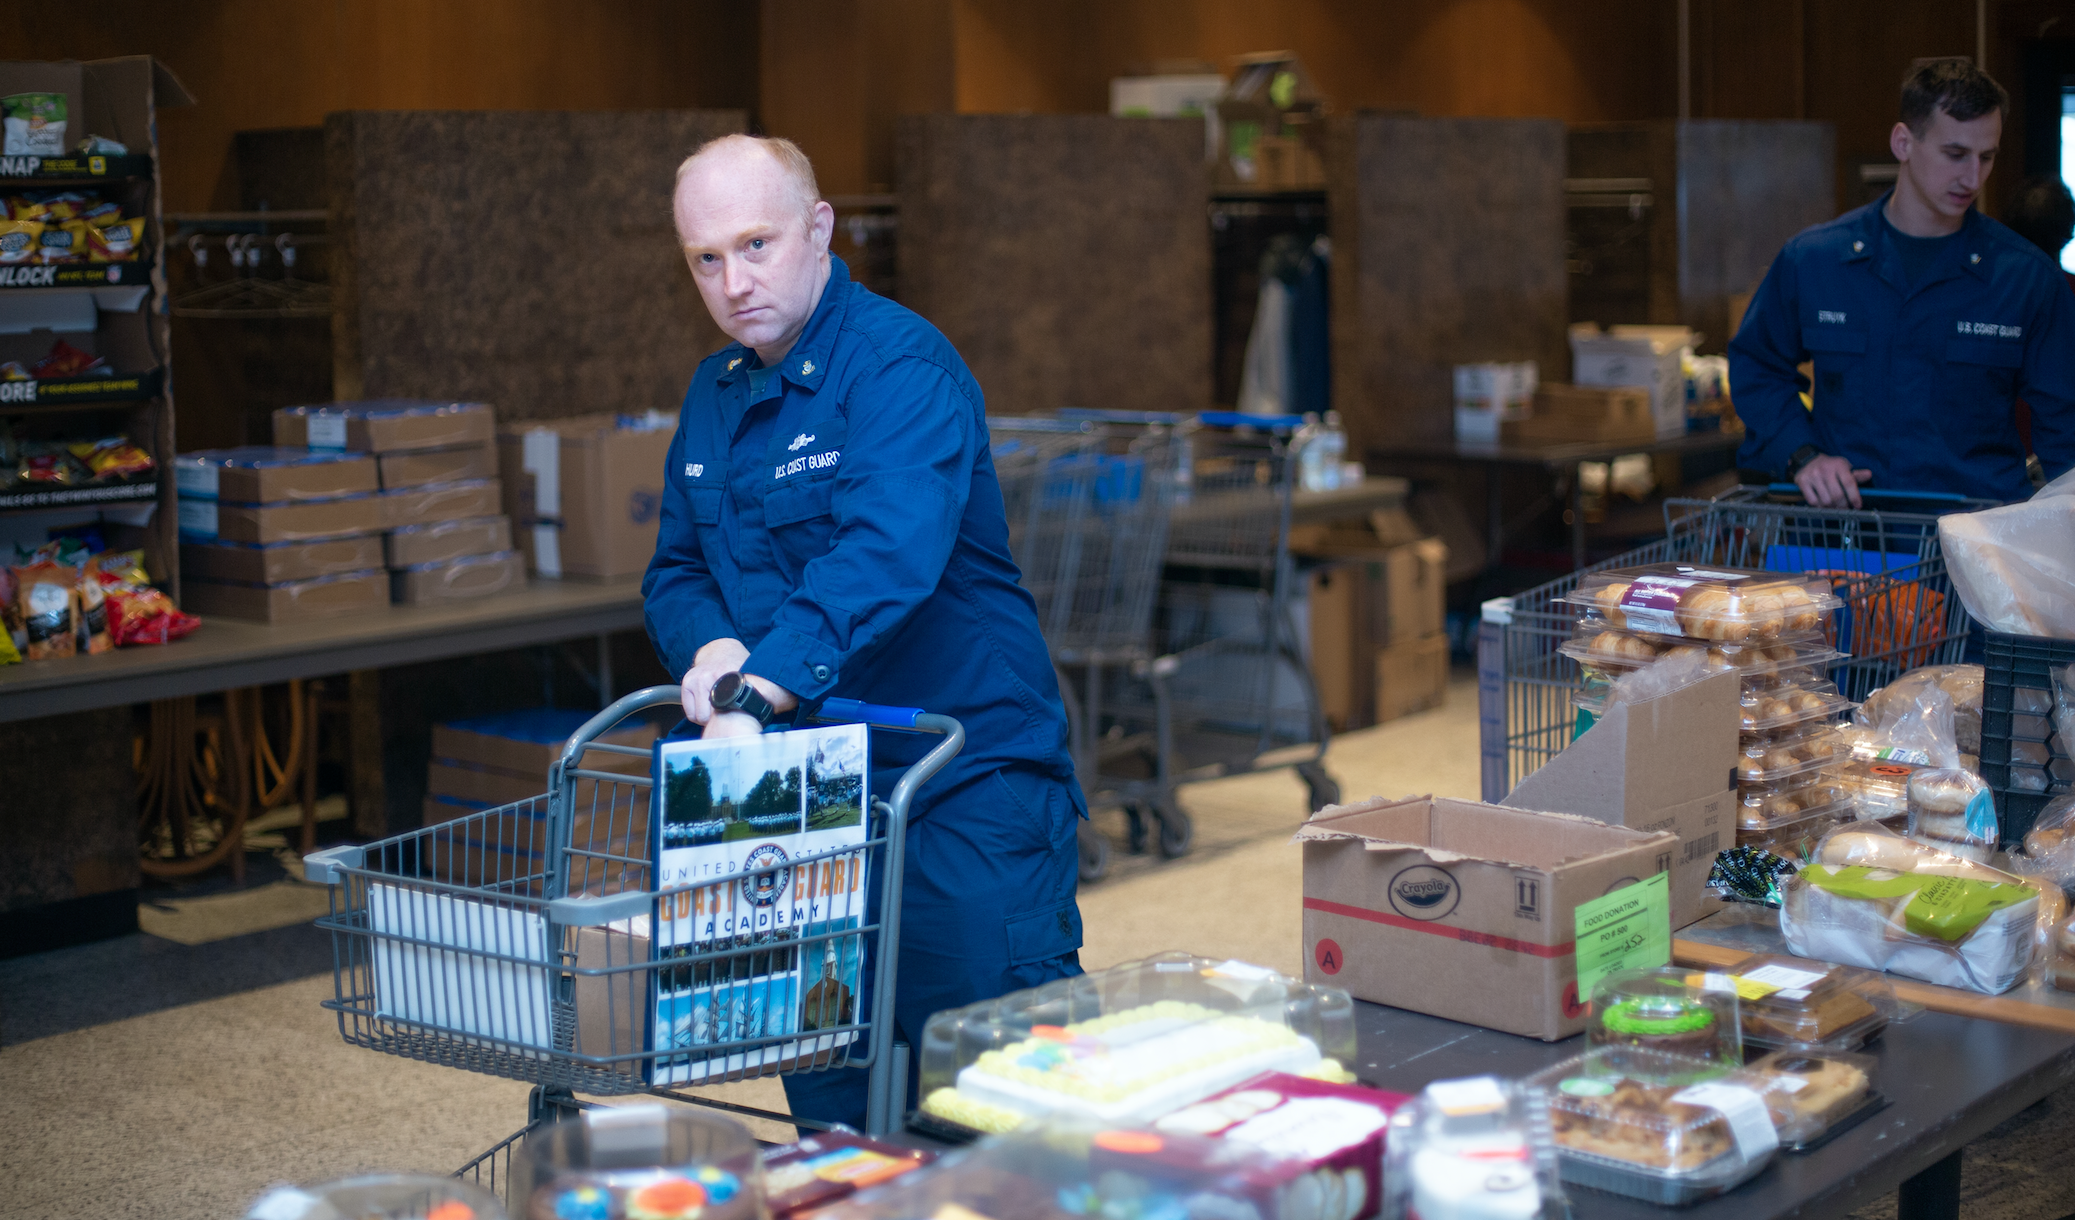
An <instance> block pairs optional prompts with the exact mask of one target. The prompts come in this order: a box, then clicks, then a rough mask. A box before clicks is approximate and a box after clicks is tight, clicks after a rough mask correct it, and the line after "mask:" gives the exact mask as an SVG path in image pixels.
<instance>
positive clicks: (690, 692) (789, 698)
mask: <svg viewBox="0 0 2075 1220" xmlns="http://www.w3.org/2000/svg"><path fill="white" fill-rule="evenodd" d="M748 659H749V649H748V648H746V647H744V646H743V643H742V641H741V640H737V639H733V638H726V639H718V640H714V641H713V642H711V643H709V644H707V645H706V646H705V647H704V648H701V649H700V650H699V653H698V655H697V656H695V657H693V658H692V667H691V669H689V670H687V671H686V672H685V676H684V681H683V682H681V683H679V684H678V693H679V695H680V696H681V697H682V698H683V701H684V714H685V718H686V719H688V720H690V721H691V722H692V723H693V724H699V725H705V726H707V733H706V735H707V736H711V737H736V736H746V735H748V734H751V733H760V732H762V731H763V726H762V725H760V724H758V723H757V719H756V717H754V716H749V715H745V714H743V713H741V712H729V713H727V714H725V715H723V716H720V717H718V718H716V717H715V716H714V714H713V698H712V696H713V684H714V683H715V682H718V681H720V677H721V675H722V674H730V673H736V672H739V671H740V670H741V668H742V663H743V662H744V661H746V660H748ZM742 676H743V677H745V678H747V679H749V684H750V685H751V686H754V687H755V688H756V692H757V693H758V694H759V695H762V696H763V697H764V698H766V699H768V700H770V701H771V707H772V709H773V710H774V711H776V712H778V713H779V714H780V715H783V714H784V713H786V712H789V711H791V710H792V709H793V708H795V707H798V706H799V703H800V701H799V699H798V698H797V697H796V696H795V695H794V694H793V693H792V692H791V691H789V690H787V689H785V688H784V687H782V686H780V685H778V684H777V683H775V682H772V681H770V680H768V679H765V678H759V677H757V676H756V675H755V674H743V675H742Z"/></svg>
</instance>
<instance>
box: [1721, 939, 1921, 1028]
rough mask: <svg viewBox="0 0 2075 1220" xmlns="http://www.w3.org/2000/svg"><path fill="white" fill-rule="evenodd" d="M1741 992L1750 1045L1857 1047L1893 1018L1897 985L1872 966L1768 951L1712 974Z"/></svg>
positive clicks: (1739, 1006)
mask: <svg viewBox="0 0 2075 1220" xmlns="http://www.w3.org/2000/svg"><path fill="white" fill-rule="evenodd" d="M1707 977H1708V978H1709V979H1710V980H1714V979H1721V980H1722V981H1723V984H1724V985H1726V986H1729V987H1731V988H1733V989H1734V990H1735V991H1736V994H1737V1001H1738V1004H1737V1012H1738V1015H1739V1017H1740V1018H1741V1020H1742V1023H1743V1034H1744V1044H1745V1045H1746V1046H1759V1047H1773V1048H1778V1047H1783V1046H1796V1045H1800V1046H1820V1047H1825V1048H1828V1049H1831V1050H1840V1051H1855V1050H1858V1049H1859V1048H1860V1047H1863V1046H1865V1045H1866V1044H1867V1043H1868V1042H1871V1041H1872V1040H1873V1039H1875V1038H1877V1037H1879V1036H1880V1034H1881V1031H1882V1030H1884V1029H1886V1028H1887V1027H1888V1022H1889V1021H1890V1020H1892V1019H1893V1017H1894V1013H1895V1011H1896V1008H1895V989H1894V988H1892V987H1890V986H1888V981H1887V980H1886V979H1885V978H1882V977H1881V976H1880V975H1878V974H1875V973H1874V972H1872V971H1870V970H1857V969H1854V968H1852V967H1850V966H1836V965H1831V964H1829V963H1827V962H1815V961H1809V960H1807V959H1805V958H1799V957H1784V956H1780V955H1778V954H1765V955H1762V956H1759V957H1754V958H1751V959H1750V960H1748V961H1745V962H1743V963H1741V964H1739V965H1738V966H1736V967H1735V968H1734V969H1733V970H1728V971H1724V972H1723V973H1721V974H1719V975H1709V976H1707Z"/></svg>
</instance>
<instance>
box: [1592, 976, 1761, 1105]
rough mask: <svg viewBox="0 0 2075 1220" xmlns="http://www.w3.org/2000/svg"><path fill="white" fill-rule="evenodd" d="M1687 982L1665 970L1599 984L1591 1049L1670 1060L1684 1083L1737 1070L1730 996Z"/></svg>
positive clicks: (1739, 1051)
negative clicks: (1633, 1052)
mask: <svg viewBox="0 0 2075 1220" xmlns="http://www.w3.org/2000/svg"><path fill="white" fill-rule="evenodd" d="M1689 978H1690V972H1689V971H1685V970H1677V969H1672V968H1670V967H1664V968H1659V969H1650V970H1623V971H1618V972H1616V973H1614V974H1610V975H1608V976H1607V977H1605V978H1603V979H1601V980H1600V981H1599V982H1598V983H1597V984H1595V985H1594V986H1593V989H1592V1012H1591V1016H1590V1018H1589V1020H1590V1024H1589V1025H1588V1026H1587V1033H1588V1035H1589V1038H1588V1041H1589V1043H1590V1045H1591V1046H1592V1047H1594V1048H1595V1049H1598V1048H1602V1047H1604V1048H1609V1049H1617V1050H1628V1049H1640V1050H1644V1051H1650V1052H1657V1053H1663V1054H1666V1055H1671V1056H1675V1057H1676V1058H1675V1059H1673V1060H1670V1061H1668V1062H1669V1063H1670V1066H1672V1067H1673V1068H1675V1069H1676V1070H1677V1071H1678V1072H1679V1073H1680V1075H1679V1077H1678V1079H1680V1080H1684V1081H1686V1082H1688V1083H1690V1082H1691V1081H1694V1080H1699V1079H1705V1078H1707V1077H1709V1076H1719V1075H1721V1074H1722V1073H1723V1072H1726V1071H1728V1070H1730V1069H1731V1068H1734V1067H1737V1066H1739V1065H1741V1064H1742V1063H1743V1061H1744V1052H1743V1035H1742V1033H1741V1032H1739V1029H1738V1026H1737V1011H1736V996H1735V994H1734V993H1733V992H1732V993H1726V994H1725V993H1724V992H1721V991H1716V990H1711V989H1708V988H1705V987H1700V986H1696V985H1694V984H1693V983H1692V982H1690V981H1689ZM1631 1070H1637V1069H1631Z"/></svg>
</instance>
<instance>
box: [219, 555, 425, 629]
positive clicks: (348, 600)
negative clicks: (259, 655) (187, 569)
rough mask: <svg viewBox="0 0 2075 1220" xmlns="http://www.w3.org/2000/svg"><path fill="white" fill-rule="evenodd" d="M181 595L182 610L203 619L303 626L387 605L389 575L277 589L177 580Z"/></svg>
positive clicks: (364, 575) (325, 578)
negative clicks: (231, 619)
mask: <svg viewBox="0 0 2075 1220" xmlns="http://www.w3.org/2000/svg"><path fill="white" fill-rule="evenodd" d="M180 594H181V596H180V606H181V609H183V610H186V611H188V612H190V613H192V614H199V615H201V616H202V617H204V618H207V617H209V616H210V615H212V614H213V615H219V616H221V617H223V618H243V619H253V620H256V621H258V622H262V623H307V622H314V621H315V620H318V619H327V618H339V617H341V616H343V615H348V614H369V613H373V612H374V611H377V610H381V609H385V608H386V607H387V606H388V605H389V574H388V573H387V572H384V571H382V570H380V569H379V568H378V569H376V570H375V571H372V572H355V573H352V574H350V575H345V576H320V577H317V578H316V579H315V580H292V581H289V582H288V583H286V584H279V585H232V584H218V583H215V582H213V581H206V580H185V581H183V582H181V586H180Z"/></svg>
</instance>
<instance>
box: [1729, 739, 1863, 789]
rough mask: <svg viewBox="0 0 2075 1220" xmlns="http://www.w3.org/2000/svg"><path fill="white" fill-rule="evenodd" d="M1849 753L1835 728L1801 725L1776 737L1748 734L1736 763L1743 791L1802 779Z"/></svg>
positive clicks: (1740, 786)
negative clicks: (1756, 785) (1750, 787)
mask: <svg viewBox="0 0 2075 1220" xmlns="http://www.w3.org/2000/svg"><path fill="white" fill-rule="evenodd" d="M1844 752H1845V745H1844V739H1843V738H1842V737H1840V736H1839V735H1838V732H1837V729H1836V727H1835V726H1834V725H1829V724H1813V725H1801V726H1796V727H1794V728H1791V729H1788V730H1786V731H1783V732H1780V733H1776V734H1766V735H1762V736H1760V735H1748V736H1745V737H1744V739H1743V741H1742V746H1741V749H1740V750H1739V752H1738V756H1737V760H1736V778H1737V784H1738V787H1739V788H1740V789H1742V790H1743V791H1745V792H1749V791H1750V789H1749V788H1748V787H1746V785H1750V784H1780V783H1782V782H1783V781H1786V780H1790V779H1800V778H1802V777H1805V776H1809V775H1812V774H1813V773H1814V772H1816V771H1819V770H1821V769H1822V768H1824V767H1827V766H1829V765H1831V763H1832V761H1833V760H1834V759H1836V758H1837V757H1838V756H1839V755H1841V754H1843V753H1844Z"/></svg>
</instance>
